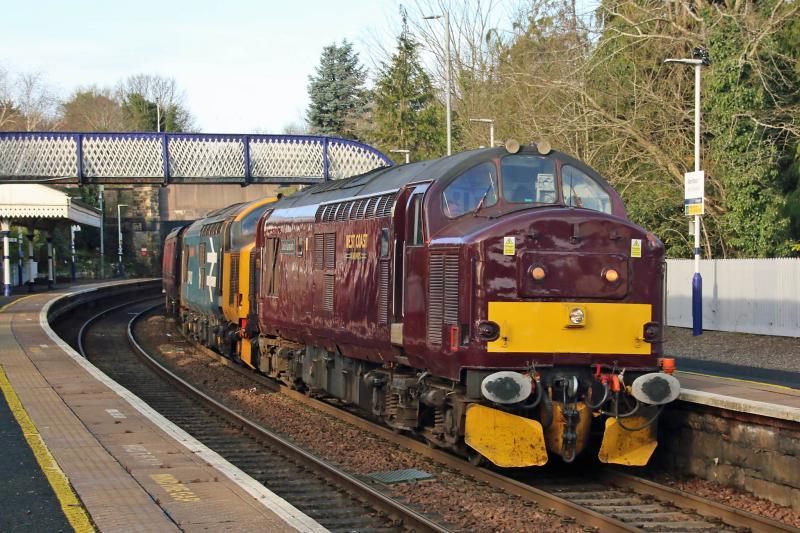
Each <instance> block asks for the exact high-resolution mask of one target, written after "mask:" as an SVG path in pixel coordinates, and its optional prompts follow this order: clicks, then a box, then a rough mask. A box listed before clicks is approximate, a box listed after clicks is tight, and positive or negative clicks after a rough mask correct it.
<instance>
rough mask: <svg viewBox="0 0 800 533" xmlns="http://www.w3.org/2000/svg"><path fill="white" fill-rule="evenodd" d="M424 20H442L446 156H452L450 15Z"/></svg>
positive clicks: (430, 17) (433, 16)
mask: <svg viewBox="0 0 800 533" xmlns="http://www.w3.org/2000/svg"><path fill="white" fill-rule="evenodd" d="M422 18H423V19H424V20H436V19H440V18H444V35H445V40H446V45H445V50H446V53H445V55H446V60H445V63H446V67H445V77H444V79H445V82H444V84H445V98H444V101H445V108H446V113H447V155H453V141H452V131H453V127H452V122H451V117H450V85H451V84H450V70H451V69H450V13H449V12H448V11H445V12H444V13H443V14H441V15H431V16H428V17H422Z"/></svg>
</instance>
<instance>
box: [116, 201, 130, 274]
mask: <svg viewBox="0 0 800 533" xmlns="http://www.w3.org/2000/svg"><path fill="white" fill-rule="evenodd" d="M123 207H128V204H117V257H118V261H119V262H118V263H117V264H118V268H119V275H120V277H121V276H124V275H125V269H124V267H123V266H122V208H123Z"/></svg>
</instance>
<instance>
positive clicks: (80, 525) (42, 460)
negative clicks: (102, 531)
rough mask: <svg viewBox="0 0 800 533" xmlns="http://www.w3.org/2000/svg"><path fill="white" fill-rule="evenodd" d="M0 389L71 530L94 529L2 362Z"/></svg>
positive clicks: (4, 307) (84, 530) (0, 309)
mask: <svg viewBox="0 0 800 533" xmlns="http://www.w3.org/2000/svg"><path fill="white" fill-rule="evenodd" d="M29 296H33V295H29ZM25 298H28V296H24V297H22V298H20V299H18V300H14V301H13V302H9V303H8V304H6V305H4V306H3V307H2V308H0V312H3V311H5V310H6V309H7V308H8V307H9V306H10V305H12V304H15V303H17V302H19V301H21V300H24V299H25ZM0 390H2V392H3V396H5V398H6V402H7V403H8V407H9V408H10V409H11V413H12V414H13V415H14V418H16V419H17V423H18V424H19V426H20V428H21V429H22V434H23V435H24V436H25V440H26V441H27V442H28V446H30V448H31V451H32V452H33V455H34V457H36V462H37V463H39V468H41V469H42V472H44V475H45V477H46V478H47V481H48V482H49V483H50V486H51V487H52V488H53V492H55V494H56V497H57V498H58V501H59V503H60V504H61V510H62V511H63V512H64V516H66V517H67V520H68V521H69V524H70V525H71V526H72V529H74V530H75V531H76V532H78V533H85V532H86V533H88V532H94V531H95V528H94V526H93V525H92V521H91V519H90V518H89V515H88V514H87V512H86V510H85V509H84V508H83V504H82V503H81V501H80V500H79V499H78V496H77V495H76V494H75V491H73V490H72V486H71V485H70V484H69V480H67V476H66V475H65V474H64V472H63V471H62V470H61V468H60V467H59V466H58V463H57V462H56V460H55V458H54V457H53V455H52V454H51V453H50V450H48V449H47V445H46V444H45V443H44V440H42V436H41V435H40V434H39V430H37V429H36V426H35V425H34V423H33V421H32V420H31V418H30V417H29V416H28V412H27V411H26V410H25V408H24V407H23V406H22V402H20V400H19V397H18V396H17V393H16V392H14V388H13V387H12V386H11V383H10V382H9V381H8V377H7V376H6V373H5V371H4V370H3V367H2V365H0Z"/></svg>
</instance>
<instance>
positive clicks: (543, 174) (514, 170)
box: [500, 155, 558, 204]
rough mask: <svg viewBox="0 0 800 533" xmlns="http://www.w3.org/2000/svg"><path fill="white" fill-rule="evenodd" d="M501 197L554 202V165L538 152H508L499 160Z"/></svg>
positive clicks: (527, 201)
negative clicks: (532, 153) (509, 153)
mask: <svg viewBox="0 0 800 533" xmlns="http://www.w3.org/2000/svg"><path fill="white" fill-rule="evenodd" d="M500 175H501V176H502V180H503V198H505V199H506V201H507V202H511V203H520V204H554V203H556V202H557V201H558V196H557V195H556V180H555V175H556V171H555V165H554V164H553V161H552V160H550V159H548V158H546V157H541V156H538V155H510V156H506V157H504V158H503V159H502V161H501V162H500Z"/></svg>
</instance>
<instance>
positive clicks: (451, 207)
mask: <svg viewBox="0 0 800 533" xmlns="http://www.w3.org/2000/svg"><path fill="white" fill-rule="evenodd" d="M484 196H485V199H484ZM481 200H483V207H490V206H493V205H494V204H496V203H497V168H496V167H495V166H494V163H490V162H486V163H481V164H480V165H477V166H474V167H472V168H471V169H469V170H467V171H466V172H464V173H463V174H461V175H460V176H458V177H457V178H456V179H455V180H453V181H452V182H451V183H450V185H448V186H447V187H446V188H445V190H444V193H443V194H442V204H443V205H442V207H443V209H444V214H445V216H447V217H448V218H458V217H460V216H461V215H464V214H466V213H470V212H472V211H475V209H477V208H478V206H479V205H480V204H481Z"/></svg>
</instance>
